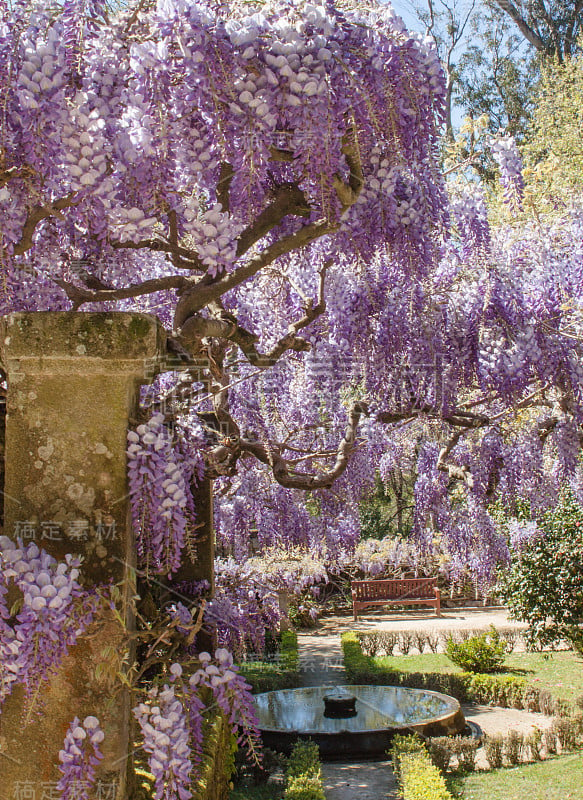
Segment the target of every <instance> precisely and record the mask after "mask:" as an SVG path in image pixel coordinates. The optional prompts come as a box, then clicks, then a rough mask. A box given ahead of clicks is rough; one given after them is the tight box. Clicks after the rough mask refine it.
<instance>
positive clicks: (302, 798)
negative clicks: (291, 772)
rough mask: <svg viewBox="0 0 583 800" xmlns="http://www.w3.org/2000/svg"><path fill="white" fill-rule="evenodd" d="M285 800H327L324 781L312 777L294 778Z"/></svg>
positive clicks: (286, 791) (289, 785)
mask: <svg viewBox="0 0 583 800" xmlns="http://www.w3.org/2000/svg"><path fill="white" fill-rule="evenodd" d="M284 798H285V800H326V796H325V795H324V789H323V787H322V781H321V780H320V778H314V777H312V776H310V775H300V776H299V777H298V778H293V779H292V780H291V781H290V782H289V784H288V787H287V789H286V790H285V794H284Z"/></svg>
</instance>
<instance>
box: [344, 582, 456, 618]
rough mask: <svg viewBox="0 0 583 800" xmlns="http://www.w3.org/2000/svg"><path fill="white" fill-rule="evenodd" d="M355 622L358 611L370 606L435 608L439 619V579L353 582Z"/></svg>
mask: <svg viewBox="0 0 583 800" xmlns="http://www.w3.org/2000/svg"><path fill="white" fill-rule="evenodd" d="M351 585H352V608H353V611H354V620H355V622H356V620H357V618H358V611H359V609H362V608H368V607H369V606H386V605H389V604H394V603H400V604H402V605H419V606H433V608H435V613H436V614H437V616H438V617H439V616H440V614H441V596H440V593H439V589H438V588H437V578H395V579H391V580H381V581H352V584H351Z"/></svg>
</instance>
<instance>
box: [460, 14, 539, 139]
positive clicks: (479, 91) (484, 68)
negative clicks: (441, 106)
mask: <svg viewBox="0 0 583 800" xmlns="http://www.w3.org/2000/svg"><path fill="white" fill-rule="evenodd" d="M470 30H471V43H470V44H469V45H467V46H466V47H465V48H464V51H463V53H462V54H461V56H460V58H459V61H458V63H457V65H456V78H457V83H456V86H455V94H456V100H457V102H458V104H459V105H460V106H461V107H462V108H463V109H464V111H465V113H466V114H468V115H470V116H471V117H473V118H474V119H476V118H478V117H479V116H481V115H484V116H486V117H487V118H488V129H489V131H490V133H494V134H495V133H497V132H498V130H500V129H503V130H506V131H508V133H511V134H512V135H514V136H517V137H518V138H519V139H520V138H522V136H523V135H524V133H525V130H526V129H527V127H528V123H529V118H530V113H531V111H532V105H533V99H534V98H533V94H534V89H535V87H536V84H537V81H538V77H539V65H540V59H539V58H537V57H536V55H534V54H533V53H532V52H530V51H529V50H527V49H526V48H524V47H521V46H520V43H521V36H520V34H519V33H518V31H517V30H516V28H515V27H514V25H513V23H512V21H511V20H510V19H509V18H508V17H507V16H506V15H505V14H504V12H503V11H502V10H501V9H500V8H498V7H497V6H496V5H495V4H493V3H490V4H487V5H485V4H484V5H483V6H482V7H481V9H480V11H479V13H476V14H474V16H473V19H472V21H471V25H470Z"/></svg>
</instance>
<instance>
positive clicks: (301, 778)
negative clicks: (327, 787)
mask: <svg viewBox="0 0 583 800" xmlns="http://www.w3.org/2000/svg"><path fill="white" fill-rule="evenodd" d="M284 798H285V800H325V796H324V788H323V786H322V772H321V769H320V758H319V755H318V745H317V744H316V743H315V742H312V741H303V740H299V741H297V742H296V743H295V744H294V746H293V749H292V752H291V755H290V757H289V762H288V766H287V770H286V789H285V795H284Z"/></svg>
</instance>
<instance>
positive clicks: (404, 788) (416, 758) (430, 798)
mask: <svg viewBox="0 0 583 800" xmlns="http://www.w3.org/2000/svg"><path fill="white" fill-rule="evenodd" d="M400 781H401V793H402V795H403V800H453V797H452V795H451V794H450V793H449V792H448V790H447V787H446V785H445V780H444V779H443V776H442V775H441V773H440V771H439V770H438V769H437V767H434V766H433V764H432V763H431V759H430V758H429V756H428V755H427V754H426V753H421V752H419V753H417V754H416V755H413V754H412V753H409V754H407V755H404V756H403V757H402V759H401V779H400Z"/></svg>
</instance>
